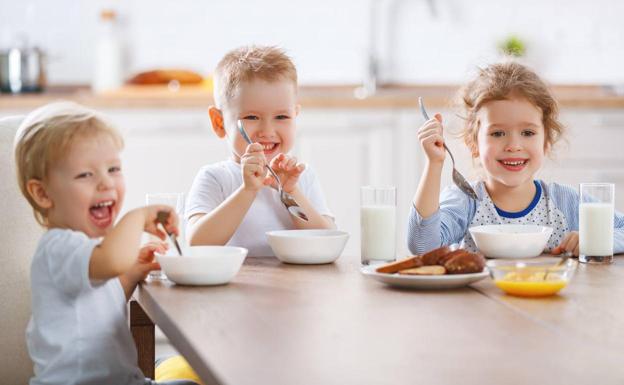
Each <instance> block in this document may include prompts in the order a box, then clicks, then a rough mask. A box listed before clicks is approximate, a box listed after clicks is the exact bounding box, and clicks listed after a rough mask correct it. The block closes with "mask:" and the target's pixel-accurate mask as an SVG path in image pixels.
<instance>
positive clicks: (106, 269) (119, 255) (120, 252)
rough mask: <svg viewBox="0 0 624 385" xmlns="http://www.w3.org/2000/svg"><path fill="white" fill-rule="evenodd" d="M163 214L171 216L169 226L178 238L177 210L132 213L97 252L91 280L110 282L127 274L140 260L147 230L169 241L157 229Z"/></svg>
mask: <svg viewBox="0 0 624 385" xmlns="http://www.w3.org/2000/svg"><path fill="white" fill-rule="evenodd" d="M159 211H166V212H168V213H170V215H169V219H168V222H167V225H166V226H165V227H166V230H167V231H170V232H173V233H175V234H176V235H177V234H178V233H179V231H178V217H177V215H176V213H175V211H174V209H173V208H171V207H169V206H164V205H152V206H146V207H141V208H138V209H135V210H132V211H130V212H129V213H127V214H126V215H124V217H123V218H121V220H120V221H119V223H118V224H117V225H116V226H115V227H113V229H112V230H111V231H110V233H109V234H107V235H106V236H105V237H104V240H103V241H102V243H101V244H100V245H99V246H97V247H96V248H94V249H93V253H92V254H91V259H90V261H89V278H91V279H95V280H106V279H110V278H113V277H117V276H119V275H121V274H123V273H125V272H127V271H128V270H129V269H130V268H131V267H132V265H133V264H134V263H135V262H136V260H137V255H138V254H139V244H140V241H141V234H142V233H143V230H145V231H147V232H148V233H151V234H154V235H156V236H158V237H159V238H160V239H165V237H166V236H167V235H166V234H165V233H164V232H163V231H162V230H161V229H159V228H158V227H157V226H156V215H157V213H158V212H159Z"/></svg>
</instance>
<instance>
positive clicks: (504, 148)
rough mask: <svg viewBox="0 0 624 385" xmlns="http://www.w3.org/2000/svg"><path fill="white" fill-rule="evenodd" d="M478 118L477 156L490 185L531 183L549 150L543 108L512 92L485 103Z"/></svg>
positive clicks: (478, 113) (524, 185) (492, 186)
mask: <svg viewBox="0 0 624 385" xmlns="http://www.w3.org/2000/svg"><path fill="white" fill-rule="evenodd" d="M477 119H478V122H479V132H478V134H477V146H478V147H477V148H478V157H479V159H480V161H481V164H482V165H483V167H484V169H485V171H486V181H485V183H486V186H487V187H488V189H489V190H490V191H492V190H496V189H497V188H498V187H504V188H514V187H527V186H528V185H531V184H532V183H533V178H534V175H535V173H536V172H537V171H538V170H539V169H540V168H541V167H542V164H543V163H544V156H545V151H546V140H545V132H544V125H543V123H542V111H541V110H540V109H539V108H538V107H536V106H535V105H533V104H531V103H530V102H529V101H527V100H526V99H524V98H521V97H514V96H511V97H510V98H509V99H505V100H494V101H491V102H488V103H486V104H485V105H483V107H481V109H480V110H479V111H478V112H477Z"/></svg>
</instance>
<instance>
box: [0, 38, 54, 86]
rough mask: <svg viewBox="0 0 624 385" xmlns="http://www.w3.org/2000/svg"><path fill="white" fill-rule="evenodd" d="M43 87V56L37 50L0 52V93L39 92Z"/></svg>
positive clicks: (19, 49)
mask: <svg viewBox="0 0 624 385" xmlns="http://www.w3.org/2000/svg"><path fill="white" fill-rule="evenodd" d="M45 85H46V73H45V54H44V53H43V52H42V51H41V50H40V49H39V48H37V47H31V48H24V49H22V48H11V49H9V50H6V51H0V91H2V92H11V93H20V92H41V91H43V89H44V87H45Z"/></svg>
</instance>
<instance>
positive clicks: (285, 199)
mask: <svg viewBox="0 0 624 385" xmlns="http://www.w3.org/2000/svg"><path fill="white" fill-rule="evenodd" d="M236 126H237V127H238V132H240V134H241V136H242V137H243V139H245V141H246V142H247V143H249V144H251V143H253V142H252V141H251V139H250V138H249V135H247V132H246V131H245V128H244V127H243V122H242V121H241V120H240V119H239V120H237V121H236ZM266 168H267V169H268V170H269V172H270V173H271V175H273V177H274V178H275V181H277V191H278V192H279V195H280V199H281V201H282V203H283V204H284V206H286V209H287V210H288V212H289V213H290V214H291V215H292V216H294V217H297V218H299V219H301V220H304V221H306V222H307V221H308V216H307V215H305V213H304V212H303V210H301V207H299V204H298V203H297V201H296V200H295V198H293V196H292V195H290V194H289V193H287V192H286V191H284V189H283V188H282V182H281V181H280V178H279V177H278V176H277V174H276V173H275V171H273V169H272V168H271V167H269V165H268V164H267V165H266Z"/></svg>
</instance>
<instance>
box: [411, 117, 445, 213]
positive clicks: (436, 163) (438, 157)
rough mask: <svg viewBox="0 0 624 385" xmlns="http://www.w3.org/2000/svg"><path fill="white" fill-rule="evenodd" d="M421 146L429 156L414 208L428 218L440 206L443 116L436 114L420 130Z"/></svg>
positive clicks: (417, 190)
mask: <svg viewBox="0 0 624 385" xmlns="http://www.w3.org/2000/svg"><path fill="white" fill-rule="evenodd" d="M418 139H419V140H420V145H421V147H422V149H423V150H424V151H425V155H426V156H427V163H426V165H425V169H424V170H423V176H422V178H420V181H419V183H418V188H417V189H416V194H415V195H414V202H413V203H414V208H416V211H418V214H420V216H421V217H423V218H428V217H430V216H431V215H433V214H434V213H435V212H437V211H438V208H439V206H440V184H441V178H442V167H443V166H444V157H445V155H446V154H445V149H444V138H443V137H442V115H440V114H436V115H435V119H430V120H428V121H427V122H425V124H423V126H422V127H421V128H420V129H419V130H418Z"/></svg>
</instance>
